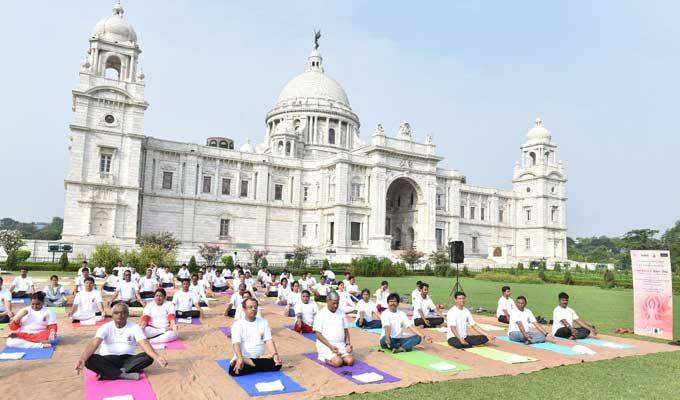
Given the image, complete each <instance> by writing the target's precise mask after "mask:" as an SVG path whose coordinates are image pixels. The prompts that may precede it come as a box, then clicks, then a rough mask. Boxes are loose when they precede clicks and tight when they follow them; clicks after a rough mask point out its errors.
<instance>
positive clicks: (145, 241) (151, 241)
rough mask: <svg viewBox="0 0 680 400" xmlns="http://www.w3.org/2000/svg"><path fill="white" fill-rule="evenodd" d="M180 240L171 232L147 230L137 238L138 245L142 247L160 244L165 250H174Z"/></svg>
mask: <svg viewBox="0 0 680 400" xmlns="http://www.w3.org/2000/svg"><path fill="white" fill-rule="evenodd" d="M181 243H182V242H181V241H180V240H179V239H177V238H175V236H174V235H173V234H172V233H171V232H165V231H163V232H149V233H145V234H144V235H142V237H141V238H139V245H140V246H142V247H144V246H148V245H157V246H161V247H162V248H164V249H165V250H167V251H173V250H175V249H176V248H177V247H178V246H179V245H180V244H181Z"/></svg>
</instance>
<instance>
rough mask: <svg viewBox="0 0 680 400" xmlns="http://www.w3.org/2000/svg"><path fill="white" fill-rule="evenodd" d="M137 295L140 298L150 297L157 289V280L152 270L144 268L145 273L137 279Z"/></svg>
mask: <svg viewBox="0 0 680 400" xmlns="http://www.w3.org/2000/svg"><path fill="white" fill-rule="evenodd" d="M138 285H139V297H141V298H142V299H152V298H153V297H154V295H155V293H156V289H158V280H156V278H154V277H153V270H152V269H151V268H147V269H146V274H144V276H143V277H142V278H140V279H139V282H138Z"/></svg>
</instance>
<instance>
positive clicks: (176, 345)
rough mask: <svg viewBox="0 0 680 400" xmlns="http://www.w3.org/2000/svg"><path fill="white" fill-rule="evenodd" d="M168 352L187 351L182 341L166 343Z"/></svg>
mask: <svg viewBox="0 0 680 400" xmlns="http://www.w3.org/2000/svg"><path fill="white" fill-rule="evenodd" d="M165 349H166V350H183V349H186V346H185V345H184V342H183V341H182V339H177V340H173V341H172V342H168V343H165Z"/></svg>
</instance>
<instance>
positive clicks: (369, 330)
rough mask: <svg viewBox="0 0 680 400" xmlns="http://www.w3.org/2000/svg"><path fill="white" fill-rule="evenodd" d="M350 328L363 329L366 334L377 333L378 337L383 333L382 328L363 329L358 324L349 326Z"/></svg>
mask: <svg viewBox="0 0 680 400" xmlns="http://www.w3.org/2000/svg"><path fill="white" fill-rule="evenodd" d="M349 327H350V328H357V329H361V330H362V331H366V332H371V333H377V334H378V335H380V334H381V333H382V328H361V327H359V326H357V323H356V322H355V323H353V324H349Z"/></svg>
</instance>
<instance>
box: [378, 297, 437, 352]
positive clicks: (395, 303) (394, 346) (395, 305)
mask: <svg viewBox="0 0 680 400" xmlns="http://www.w3.org/2000/svg"><path fill="white" fill-rule="evenodd" d="M380 322H381V323H382V332H381V333H380V347H382V348H383V349H391V350H392V352H394V353H399V352H402V351H411V349H413V348H414V347H416V346H417V345H418V344H419V343H420V342H421V341H423V340H428V341H429V342H431V341H432V340H431V339H430V338H428V337H427V336H425V334H424V333H422V332H420V329H418V328H416V326H415V325H413V322H412V321H411V320H410V319H409V318H408V316H406V313H405V312H403V311H401V310H400V309H399V294H397V293H391V294H390V295H388V296H387V310H385V311H383V312H382V313H381V314H380ZM406 329H408V330H410V331H411V332H412V333H413V334H412V335H406V334H405V331H406Z"/></svg>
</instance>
